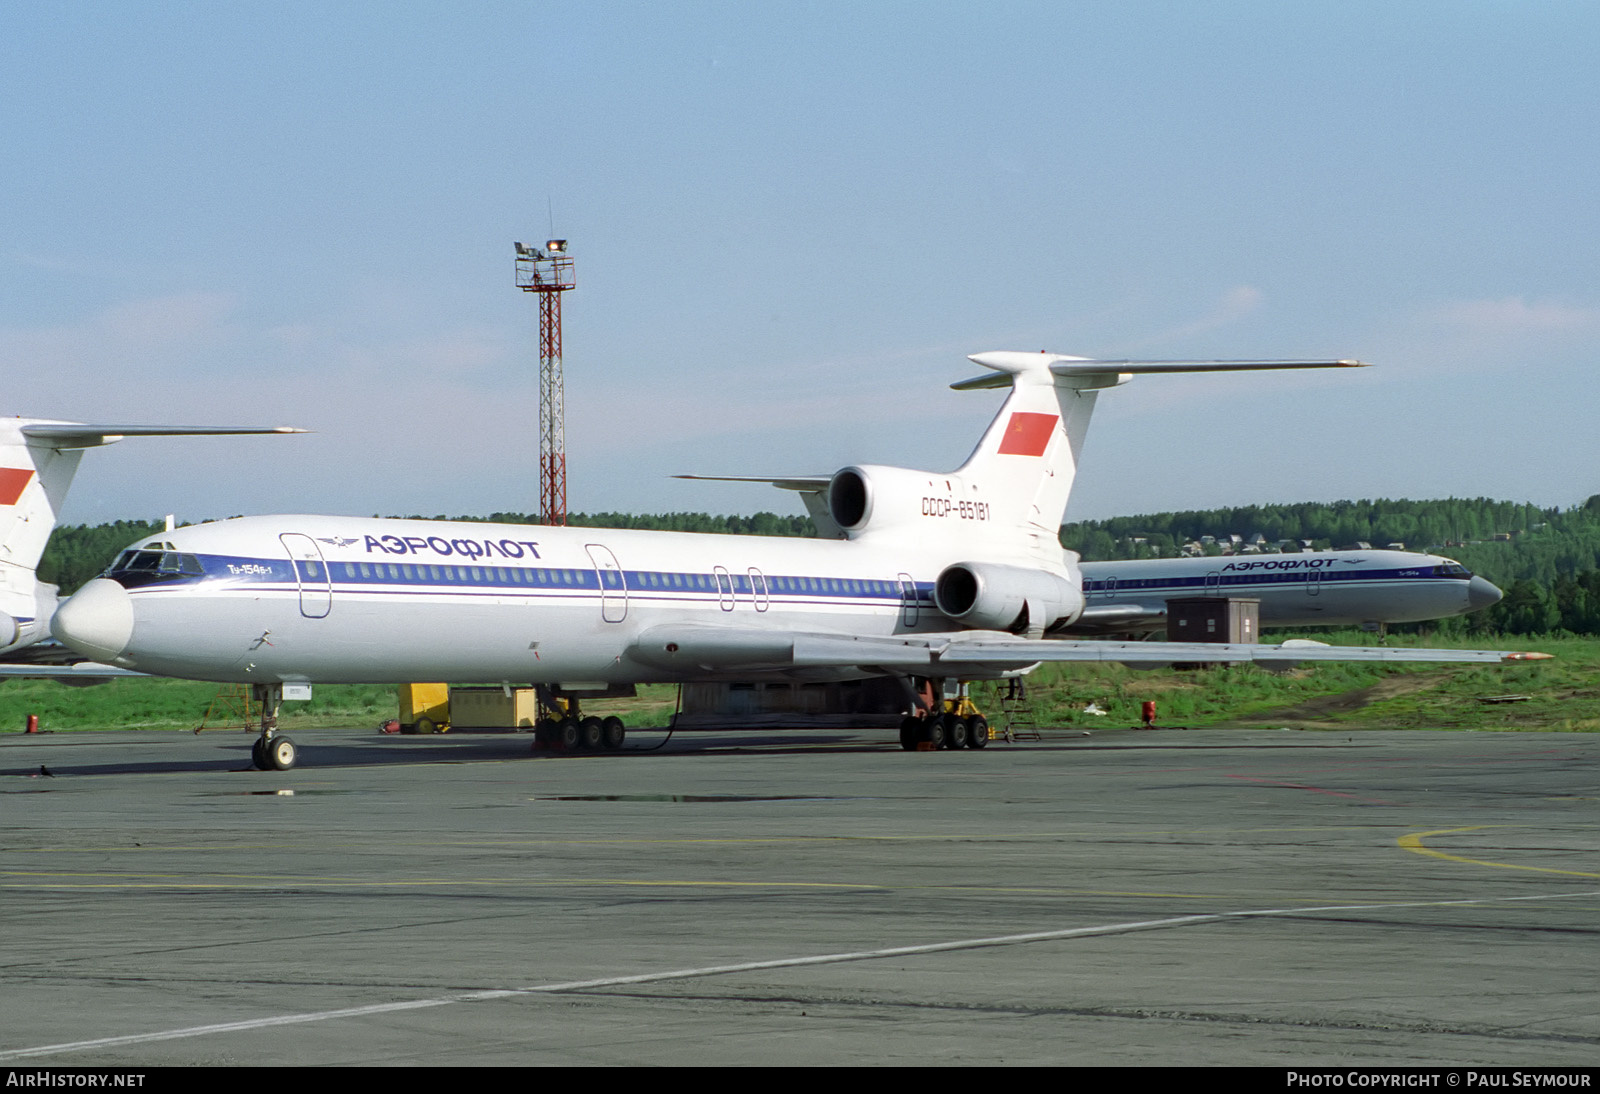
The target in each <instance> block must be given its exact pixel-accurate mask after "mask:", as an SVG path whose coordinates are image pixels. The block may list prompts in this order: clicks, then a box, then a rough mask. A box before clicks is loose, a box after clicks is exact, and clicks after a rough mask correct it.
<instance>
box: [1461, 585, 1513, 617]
mask: <svg viewBox="0 0 1600 1094" xmlns="http://www.w3.org/2000/svg"><path fill="white" fill-rule="evenodd" d="M1504 595H1505V594H1504V593H1502V592H1501V591H1500V590H1499V589H1497V588H1495V586H1494V583H1493V582H1491V581H1489V580H1487V579H1486V578H1481V577H1474V578H1473V579H1472V580H1471V581H1469V582H1468V583H1467V611H1469V612H1476V611H1481V610H1482V609H1484V608H1487V607H1488V606H1489V605H1491V604H1498V603H1499V602H1500V598H1501V597H1502V596H1504Z"/></svg>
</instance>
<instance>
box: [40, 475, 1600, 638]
mask: <svg viewBox="0 0 1600 1094" xmlns="http://www.w3.org/2000/svg"><path fill="white" fill-rule="evenodd" d="M427 519H434V520H444V519H450V520H466V521H486V522H496V523H504V524H538V523H540V521H539V519H538V518H537V517H536V516H534V515H532V514H526V513H493V514H491V515H489V516H487V517H449V518H446V517H443V516H439V517H431V518H427ZM569 523H570V524H572V525H574V526H577V527H586V528H641V529H653V530H660V531H674V532H707V533H726V534H733V535H762V536H811V535H814V534H815V528H814V526H813V525H812V523H811V519H810V518H809V517H796V516H779V515H777V514H774V513H757V514H755V515H754V516H748V517H745V516H714V515H711V514H708V513H574V514H571V515H570V517H569ZM161 528H162V524H161V523H160V522H152V523H141V522H139V521H116V522H114V523H110V524H98V525H63V526H61V527H58V528H57V529H56V530H55V534H54V535H52V536H51V538H50V542H49V545H48V546H47V547H46V548H45V553H44V558H43V559H42V560H41V562H40V565H39V578H40V580H41V581H48V582H53V583H55V584H58V585H60V586H61V591H62V594H63V595H66V594H69V593H71V592H72V591H74V590H76V589H77V588H78V587H79V586H80V585H82V584H83V583H84V582H85V581H87V580H89V578H91V577H93V576H94V575H95V574H97V573H99V572H100V571H101V570H102V569H104V568H105V566H106V564H107V563H109V562H110V561H111V559H112V558H113V557H114V556H115V555H116V553H117V552H118V551H119V550H121V549H122V548H123V547H126V546H127V545H128V544H129V543H131V542H133V541H134V540H137V539H140V538H142V537H144V536H149V535H154V534H156V533H157V532H159V531H160V530H161ZM1256 535H1260V536H1262V537H1263V538H1264V539H1265V540H1266V541H1267V542H1269V543H1277V542H1279V541H1285V540H1288V541H1294V542H1295V543H1299V542H1301V541H1305V540H1309V541H1311V543H1312V549H1314V550H1328V549H1339V548H1345V547H1350V546H1353V545H1355V544H1357V543H1367V544H1369V545H1370V546H1371V547H1375V548H1381V547H1385V546H1387V545H1388V544H1390V543H1403V544H1404V545H1405V549H1406V550H1410V551H1426V552H1428V553H1431V554H1442V555H1447V556H1449V557H1450V558H1453V559H1455V560H1457V561H1458V562H1460V563H1461V564H1462V565H1464V566H1466V567H1467V568H1468V569H1470V570H1472V571H1473V572H1474V573H1477V574H1481V575H1483V576H1484V577H1486V578H1488V579H1489V580H1490V581H1492V582H1494V583H1495V584H1496V585H1498V586H1500V588H1501V589H1502V590H1503V591H1504V592H1505V594H1506V595H1505V599H1504V600H1502V601H1501V602H1500V603H1499V604H1496V605H1495V606H1494V607H1492V608H1489V609H1487V610H1485V611H1482V612H1477V613H1474V614H1473V615H1470V616H1461V617H1456V618H1452V619H1446V620H1439V621H1438V622H1435V623H1429V624H1416V625H1414V626H1412V627H1410V628H1397V629H1422V630H1435V631H1438V632H1440V633H1445V634H1523V635H1544V634H1556V633H1560V632H1563V631H1565V632H1569V633H1572V634H1585V635H1593V634H1600V494H1597V495H1595V496H1594V497H1591V498H1589V499H1588V501H1586V502H1585V503H1583V504H1582V505H1578V506H1573V507H1572V508H1569V509H1561V508H1552V509H1541V508H1539V507H1538V506H1534V505H1525V504H1519V503H1516V502H1507V501H1493V500H1491V499H1488V498H1446V499H1444V500H1440V501H1411V500H1408V499H1404V498H1402V499H1394V500H1391V499H1382V498H1380V499H1377V500H1372V501H1337V502H1303V503H1299V504H1293V505H1268V506H1246V507H1243V508H1237V509H1213V510H1196V511H1189V512H1181V513H1151V514H1144V515H1140V516H1131V517H1113V518H1111V519H1110V520H1103V521H1077V522H1073V523H1070V524H1066V525H1064V526H1063V527H1062V529H1061V542H1062V544H1063V546H1065V547H1067V548H1069V549H1071V550H1074V551H1077V552H1078V553H1079V554H1080V555H1082V556H1083V558H1084V559H1086V560H1088V561H1108V560H1112V559H1122V558H1151V557H1167V558H1170V557H1174V556H1175V555H1177V554H1178V553H1179V550H1180V548H1181V547H1182V545H1183V544H1185V543H1189V542H1195V541H1198V540H1200V539H1201V538H1202V537H1206V536H1209V537H1212V539H1214V540H1217V541H1223V543H1225V542H1226V541H1228V540H1229V537H1231V536H1238V537H1240V539H1241V540H1248V539H1249V538H1250V537H1252V536H1256ZM1223 549H1224V547H1223V546H1222V545H1220V544H1214V545H1212V546H1209V547H1208V548H1207V552H1208V553H1221V551H1222V550H1223Z"/></svg>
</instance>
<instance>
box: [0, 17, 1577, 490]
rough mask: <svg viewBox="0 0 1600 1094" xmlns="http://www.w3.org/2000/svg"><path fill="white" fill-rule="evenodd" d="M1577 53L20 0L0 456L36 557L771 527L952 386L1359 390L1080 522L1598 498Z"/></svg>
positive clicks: (1556, 37)
mask: <svg viewBox="0 0 1600 1094" xmlns="http://www.w3.org/2000/svg"><path fill="white" fill-rule="evenodd" d="M1597 53H1600V6H1597V5H1594V4H1590V3H1579V2H1572V3H1555V2H1550V3H1539V2H1521V3H1509V2H1508V3H1482V2H1479V3H1474V2H1470V0H1456V2H1450V3H1428V2H1410V3H1405V4H1393V3H1361V2H1356V3H1342V4H1337V5H1329V4H1322V5H1311V4H1284V3H1266V2H1263V3H1229V2H1217V3H1205V4H1200V3H1192V4H1191V3H1140V2H1132V3H1114V4H1113V3H1103V4H1102V3H1078V4H1066V3H1054V4H1034V3H1003V2H1002V3H985V4H971V5H964V4H963V5H956V4H937V3H915V4H913V3H866V4H862V3H859V2H858V3H855V4H847V3H782V2H774V3H761V4H748V3H746V4H734V3H726V4H724V3H678V2H674V3H670V4H660V3H605V2H599V3H584V4H554V3H543V2H531V0H530V2H522V3H511V2H504V3H494V4H478V3H459V2H458V3H437V4H424V3H383V4H377V3H372V4H300V3H270V2H269V3H262V4H254V5H248V6H246V5H223V4H206V3H196V4H161V3H145V4H137V5H112V4H99V3H92V4H91V3H72V2H66V3H55V4H50V5H35V4H23V3H16V2H12V0H0V142H3V143H0V148H3V150H4V154H3V155H0V202H3V206H0V207H3V209H4V215H5V221H4V224H5V230H4V232H3V233H0V377H3V380H4V384H3V389H0V390H3V391H4V393H5V406H4V407H3V408H0V409H3V410H4V412H6V413H11V414H23V415H28V416H41V417H62V418H70V419H77V420H100V421H103V420H111V421H137V422H177V423H193V422H221V423H262V424H278V423H289V424H294V425H299V426H304V427H306V428H310V429H313V430H315V431H316V432H315V434H314V435H311V436H304V437H290V438H262V439H248V440H220V439H205V440H175V441H154V440H147V441H128V442H124V443H123V444H120V445H117V446H115V447H114V448H110V449H106V450H103V451H97V452H92V453H90V454H89V456H88V457H87V458H86V460H85V463H84V468H83V470H82V471H81V472H80V475H79V479H78V482H77V484H76V487H75V492H74V494H73V495H72V497H71V499H70V501H69V504H68V509H67V512H66V513H65V514H64V518H65V519H66V520H68V521H87V522H98V521H101V520H109V519H115V518H120V517H144V516H151V515H159V514H161V513H165V512H176V513H177V514H178V515H179V516H180V517H181V518H184V519H191V520H192V519H201V518H204V517H211V516H225V515H230V514H234V513H250V512H272V511H300V512H304V511H311V512H338V513H354V514H363V513H364V514H371V513H383V514H391V513H413V512H421V513H429V514H431V513H439V512H444V513H451V514H455V513H488V512H491V511H494V510H516V511H533V510H536V509H537V507H538V483H537V463H538V442H537V428H538V423H537V414H538V401H537V389H536V386H535V377H536V369H537V359H536V354H537V341H536V327H537V315H536V309H535V307H534V304H533V300H532V298H531V297H529V296H525V295H524V294H522V293H520V292H518V291H516V289H515V287H514V285H513V277H512V247H511V243H512V241H513V240H516V239H522V240H535V241H536V240H542V239H544V238H545V237H546V236H547V235H548V234H549V229H550V227H551V214H552V212H553V214H554V227H555V231H556V234H558V235H561V236H565V237H567V238H569V239H570V240H571V241H572V253H573V254H574V256H575V258H576V263H577V274H578V281H579V284H578V288H577V289H576V290H575V291H574V292H572V293H571V294H569V295H568V296H567V298H566V327H565V339H566V345H565V348H566V377H567V389H566V397H567V443H568V454H569V461H570V487H569V504H570V507H571V508H572V509H573V510H588V511H598V510H607V509H621V510H633V511H663V510H709V511H712V512H754V511H756V510H758V509H763V508H771V509H776V510H778V511H787V512H797V511H799V507H798V505H797V503H796V502H795V500H794V499H793V498H792V496H790V495H787V494H784V493H781V492H778V491H773V490H768V489H765V488H762V487H759V486H733V485H726V486H725V485H720V484H707V483H687V482H679V481H675V480H673V479H671V478H669V477H668V476H670V475H671V474H673V473H676V472H689V473H701V474H756V475H759V474H774V475H777V474H794V473H819V472H828V471H831V470H833V469H836V468H838V467H841V466H844V465H846V464H850V463H856V462H880V463H895V464H901V465H905V466H913V467H925V468H929V469H940V470H942V469H947V468H951V467H953V466H955V465H956V464H958V463H960V462H961V460H962V459H963V458H964V457H965V456H966V454H967V452H968V451H969V450H970V448H971V446H972V444H973V443H974V442H975V441H976V439H977V437H978V435H979V433H980V432H981V430H982V427H983V425H984V424H985V423H986V422H987V420H988V418H989V417H990V416H991V415H992V413H993V411H994V409H995V407H996V406H997V404H998V399H999V396H998V395H996V394H995V393H965V394H962V393H955V392H952V391H950V390H949V389H948V387H947V386H946V385H948V384H949V383H950V382H952V381H955V380H958V379H961V378H963V377H966V376H968V375H971V374H973V373H974V372H976V371H980V370H978V369H977V368H976V367H975V366H973V365H971V364H970V363H969V362H967V361H965V360H964V355H965V354H968V353H974V352H979V351H983V350H992V349H1025V350H1035V349H1049V350H1051V351H1055V352H1063V353H1077V354H1085V355H1096V356H1098V355H1104V356H1113V357H1126V356H1151V357H1191V356H1192V357H1280V356H1297V355H1307V356H1330V357H1359V358H1361V359H1363V360H1367V361H1371V362H1373V364H1374V365H1375V366H1376V367H1374V368H1372V369H1369V370H1362V371H1359V372H1346V371H1340V372H1335V373H1328V374H1307V375H1290V374H1279V375H1274V374H1270V373H1269V374H1263V375H1260V376H1255V377H1242V376H1222V377H1218V376H1204V377H1186V378H1160V379H1158V378H1141V379H1137V380H1135V381H1134V382H1133V383H1131V384H1129V385H1128V386H1126V387H1124V388H1122V389H1119V390H1117V391H1115V392H1112V393H1110V394H1108V395H1106V396H1105V397H1103V399H1102V401H1101V403H1100V410H1099V412H1098V415H1097V418H1096V421H1095V424H1094V427H1093V429H1092V430H1091V432H1090V437H1089V442H1088V445H1087V447H1086V451H1085V464H1084V467H1083V470H1082V472H1081V473H1080V476H1079V479H1078V484H1077V487H1076V490H1075V493H1074V498H1073V503H1072V506H1071V508H1070V509H1069V512H1068V516H1069V518H1077V519H1084V518H1098V517H1107V516H1113V515H1117V514H1125V513H1135V512H1150V511H1156V510H1165V509H1174V508H1202V507H1213V506H1220V505H1246V504H1255V503H1268V502H1275V501H1301V500H1335V499H1339V498H1360V497H1377V496H1388V497H1400V496H1404V497H1442V496H1447V495H1455V496H1479V495H1485V496H1489V497H1494V498H1507V499H1512V500H1517V501H1533V502H1536V503H1539V504H1541V505H1571V504H1576V503H1581V502H1582V501H1583V500H1584V499H1585V498H1586V497H1588V496H1589V495H1591V494H1595V493H1600V431H1597V430H1596V428H1595V423H1594V417H1595V415H1594V407H1595V403H1596V395H1597V393H1600V384H1597V383H1596V380H1595V378H1594V374H1595V371H1596V369H1595V363H1596V358H1597V356H1600V352H1597V351H1600V246H1597V243H1600V230H1597V229H1600V223H1597V221H1600V202H1597V200H1596V194H1597V190H1596V181H1595V180H1596V179H1600V162H1597V160H1600V139H1597V137H1600V134H1597V132H1596V129H1597V126H1600V121H1597V119H1600V66H1597V65H1595V64H1594V61H1593V58H1594V57H1595V56H1596V54H1597Z"/></svg>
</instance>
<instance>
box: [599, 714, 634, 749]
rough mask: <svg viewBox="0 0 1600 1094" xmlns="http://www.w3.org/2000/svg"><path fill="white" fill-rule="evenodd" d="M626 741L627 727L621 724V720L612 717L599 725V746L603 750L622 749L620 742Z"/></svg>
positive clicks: (614, 716)
mask: <svg viewBox="0 0 1600 1094" xmlns="http://www.w3.org/2000/svg"><path fill="white" fill-rule="evenodd" d="M627 739H628V727H627V726H625V725H623V724H622V719H621V718H618V717H617V716H616V715H612V716H611V717H610V718H607V719H606V720H605V721H603V722H601V723H600V744H601V746H602V747H603V748H607V749H610V750H611V751H616V750H617V749H619V748H621V747H622V742H623V741H625V740H627Z"/></svg>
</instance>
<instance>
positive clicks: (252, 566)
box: [137, 555, 933, 604]
mask: <svg viewBox="0 0 1600 1094" xmlns="http://www.w3.org/2000/svg"><path fill="white" fill-rule="evenodd" d="M200 562H201V565H202V566H203V568H204V571H205V573H204V575H203V576H202V575H192V574H177V573H174V574H160V575H150V574H148V573H144V572H137V573H138V576H140V577H141V578H149V577H152V576H154V578H155V580H153V581H151V582H150V583H149V584H146V585H141V586H140V588H141V591H143V590H146V589H148V590H152V591H153V590H160V589H168V588H174V587H181V586H189V585H196V584H199V583H201V582H216V581H222V580H226V581H230V582H233V583H235V584H251V585H255V586H257V587H260V588H276V589H282V590H285V591H292V590H294V589H295V588H297V587H298V586H299V585H300V584H305V585H309V586H323V585H326V584H328V582H329V581H330V580H331V582H332V584H333V587H334V588H335V589H336V590H342V591H357V590H370V591H383V592H386V593H394V594H403V593H408V592H414V593H429V592H450V593H461V592H470V591H472V590H479V589H481V590H492V591H493V592H494V594H495V595H503V594H504V593H507V592H511V593H533V594H544V595H552V594H553V595H558V596H559V595H561V594H567V593H571V594H577V595H580V596H590V597H592V596H593V595H595V594H598V593H600V592H602V591H606V592H619V593H620V592H623V591H626V592H627V594H628V595H629V596H630V597H639V598H642V599H658V600H663V601H671V600H681V599H685V598H694V599H702V598H705V597H719V596H728V595H734V596H742V597H746V598H749V597H755V596H763V595H764V596H766V597H767V598H769V599H772V600H776V601H779V602H782V603H795V602H799V603H817V604H826V603H840V602H847V603H848V602H856V603H873V604H882V603H890V604H899V603H902V602H903V599H904V596H903V593H902V591H901V586H900V583H899V582H897V581H883V580H878V579H873V578H849V577H821V576H810V575H799V574H782V575H763V576H764V584H765V589H764V590H763V589H762V583H761V582H758V581H756V580H755V579H752V577H751V576H750V574H749V573H748V572H746V573H742V574H741V573H731V572H730V573H726V574H724V573H716V572H713V573H687V572H681V571H657V570H625V571H622V572H621V574H620V575H619V574H618V573H616V572H614V571H605V573H604V587H603V589H602V584H601V582H602V577H601V574H600V573H599V572H597V571H595V570H593V569H587V568H582V567H559V566H537V567H530V566H486V565H477V566H473V565H459V564H449V565H443V564H441V565H435V564H433V563H416V562H405V563H401V562H370V561H369V562H344V561H336V562H331V563H319V562H308V561H300V562H297V563H290V562H289V561H287V560H285V559H270V558H246V557H238V556H225V555H202V556H200ZM297 567H298V570H299V573H298V575H297V573H296V568H297ZM913 596H914V598H915V600H916V601H917V602H918V603H923V604H928V603H932V600H933V584H932V582H926V581H922V582H917V583H915V589H914V593H913Z"/></svg>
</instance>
